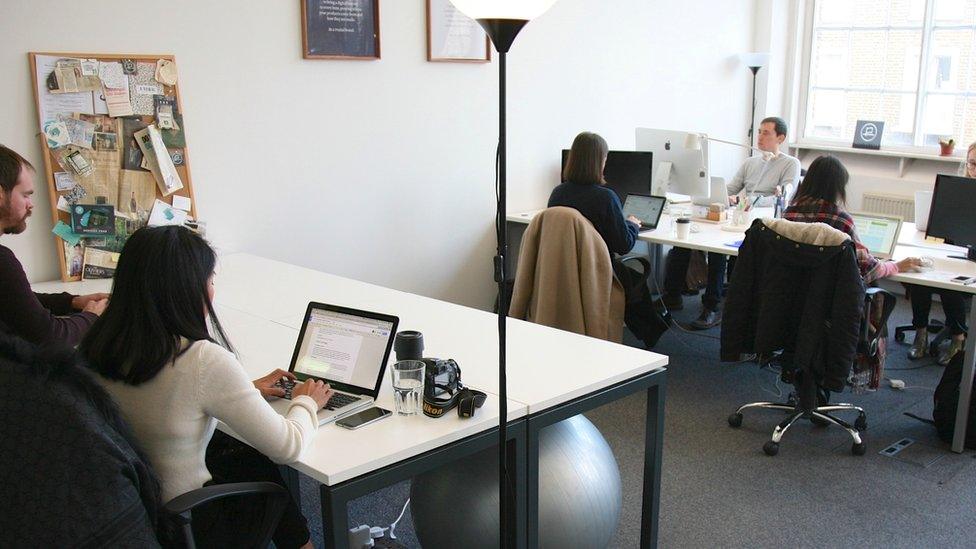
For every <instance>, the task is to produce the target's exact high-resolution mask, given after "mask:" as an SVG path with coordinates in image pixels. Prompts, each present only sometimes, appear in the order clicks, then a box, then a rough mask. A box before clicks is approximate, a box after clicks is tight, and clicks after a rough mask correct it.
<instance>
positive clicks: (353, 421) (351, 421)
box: [335, 406, 393, 429]
mask: <svg viewBox="0 0 976 549" xmlns="http://www.w3.org/2000/svg"><path fill="white" fill-rule="evenodd" d="M391 415H393V412H391V411H389V410H387V409H385V408H380V407H379V406H374V407H372V408H367V409H365V410H363V411H362V412H356V413H355V414H352V415H351V416H346V417H344V418H342V419H339V420H336V423H335V424H336V425H338V426H339V427H342V428H343V429H359V428H360V427H363V426H365V425H369V424H370V423H375V422H377V421H379V420H381V419H383V418H386V417H390V416H391Z"/></svg>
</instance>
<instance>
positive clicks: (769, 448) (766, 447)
mask: <svg viewBox="0 0 976 549" xmlns="http://www.w3.org/2000/svg"><path fill="white" fill-rule="evenodd" d="M763 452H766V455H767V456H775V455H776V454H778V453H779V443H778V442H773V441H771V440H769V441H766V444H763Z"/></svg>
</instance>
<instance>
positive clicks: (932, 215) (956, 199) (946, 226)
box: [925, 174, 976, 261]
mask: <svg viewBox="0 0 976 549" xmlns="http://www.w3.org/2000/svg"><path fill="white" fill-rule="evenodd" d="M973 204H976V179H971V178H968V177H959V176H955V175H946V174H939V175H937V176H936V178H935V191H934V193H933V194H932V208H931V209H930V210H929V223H928V227H927V228H926V233H925V236H926V237H933V238H940V239H943V240H945V242H946V243H947V244H953V245H956V246H965V247H967V248H969V254H968V258H967V259H970V260H973V261H976V215H973Z"/></svg>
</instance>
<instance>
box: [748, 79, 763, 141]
mask: <svg viewBox="0 0 976 549" xmlns="http://www.w3.org/2000/svg"><path fill="white" fill-rule="evenodd" d="M761 68H762V67H749V70H751V71H752V114H751V115H750V116H749V146H752V144H753V141H752V137H753V134H754V133H755V129H756V74H757V73H758V72H759V69H761Z"/></svg>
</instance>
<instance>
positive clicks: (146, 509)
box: [0, 334, 289, 548]
mask: <svg viewBox="0 0 976 549" xmlns="http://www.w3.org/2000/svg"><path fill="white" fill-rule="evenodd" d="M0 456H3V457H2V459H0V462H2V467H0V486H2V487H3V488H2V489H0V494H3V497H0V540H3V542H4V546H12V547H119V546H125V547H159V546H160V545H161V544H162V545H163V546H177V547H189V548H192V547H194V543H193V536H192V530H191V528H190V511H191V510H192V509H193V508H195V507H198V506H200V505H204V504H206V503H208V502H210V501H213V500H215V499H218V498H223V497H232V496H245V495H257V496H258V497H266V498H269V499H270V501H269V503H268V505H266V506H265V520H263V521H262V523H261V524H259V525H250V532H253V534H252V536H251V539H253V540H254V542H255V543H254V544H252V545H253V546H254V547H266V546H267V545H268V542H269V540H270V538H271V534H272V532H274V529H275V527H276V526H277V524H278V520H279V519H280V517H281V513H282V511H283V510H284V508H285V504H286V503H287V501H286V498H287V497H289V496H288V493H287V491H285V489H284V488H282V487H281V486H278V485H276V484H271V483H267V482H263V483H237V484H221V485H215V486H205V487H203V488H200V489H198V490H193V491H191V492H187V493H186V494H183V495H181V496H178V497H176V498H174V499H173V500H172V501H171V502H169V503H168V504H166V506H162V505H161V504H160V501H159V496H160V489H159V482H158V480H157V478H156V475H155V474H154V472H153V470H152V467H151V466H150V464H149V461H148V460H147V459H146V457H145V456H144V455H143V454H142V452H141V451H140V450H139V448H138V446H137V444H136V442H135V438H134V436H133V435H132V433H131V430H130V429H129V427H128V425H127V424H126V423H125V421H124V420H123V419H122V417H121V415H120V414H119V410H118V408H117V407H116V405H115V403H114V402H113V401H112V399H111V397H110V396H109V395H108V393H106V392H105V390H104V389H103V388H102V386H101V385H100V384H99V383H98V381H97V380H96V378H95V375H94V374H92V373H91V372H90V371H88V370H87V369H86V368H84V367H82V366H80V365H79V364H78V363H77V360H76V357H75V354H74V352H73V350H72V349H69V348H66V347H56V346H49V347H46V348H38V347H35V346H34V345H31V344H29V343H27V342H24V341H22V340H19V339H17V338H14V337H12V336H7V335H4V334H0Z"/></svg>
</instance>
